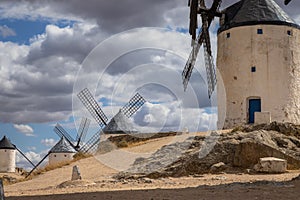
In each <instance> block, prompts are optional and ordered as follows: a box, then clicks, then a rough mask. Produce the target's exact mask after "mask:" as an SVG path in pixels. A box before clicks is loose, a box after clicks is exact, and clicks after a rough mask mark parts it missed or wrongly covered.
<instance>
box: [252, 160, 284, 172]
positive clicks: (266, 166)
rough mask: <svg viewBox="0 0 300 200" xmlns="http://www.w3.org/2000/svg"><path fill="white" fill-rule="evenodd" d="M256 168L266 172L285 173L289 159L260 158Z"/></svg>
mask: <svg viewBox="0 0 300 200" xmlns="http://www.w3.org/2000/svg"><path fill="white" fill-rule="evenodd" d="M254 170H255V171H257V172H264V173H284V172H286V170H287V161H286V160H284V159H279V158H274V157H266V158H260V159H259V162H258V163H257V164H256V165H255V166H254Z"/></svg>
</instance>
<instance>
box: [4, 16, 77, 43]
mask: <svg viewBox="0 0 300 200" xmlns="http://www.w3.org/2000/svg"><path fill="white" fill-rule="evenodd" d="M74 23H75V21H66V20H61V21H57V22H51V21H50V20H36V21H32V20H26V19H1V20H0V26H5V27H8V28H9V29H12V30H13V31H14V32H15V35H11V36H7V37H3V35H1V34H0V41H2V42H13V43H17V44H20V45H21V44H25V45H29V43H30V38H33V37H34V36H36V35H40V34H43V33H45V28H46V26H47V25H49V24H54V25H56V26H58V27H60V28H63V27H66V26H73V25H74Z"/></svg>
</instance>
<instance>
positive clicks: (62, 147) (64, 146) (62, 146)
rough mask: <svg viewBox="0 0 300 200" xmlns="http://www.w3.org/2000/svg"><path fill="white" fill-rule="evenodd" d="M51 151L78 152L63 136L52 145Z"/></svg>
mask: <svg viewBox="0 0 300 200" xmlns="http://www.w3.org/2000/svg"><path fill="white" fill-rule="evenodd" d="M50 153H76V151H75V150H74V148H73V147H72V146H71V145H70V144H69V143H68V142H67V141H66V139H65V138H64V137H62V138H61V139H60V141H59V142H58V143H57V144H56V145H55V146H54V147H52V149H51V150H50Z"/></svg>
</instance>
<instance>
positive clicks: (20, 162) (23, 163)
mask: <svg viewBox="0 0 300 200" xmlns="http://www.w3.org/2000/svg"><path fill="white" fill-rule="evenodd" d="M23 153H24V154H25V156H26V157H27V158H28V159H29V160H30V161H31V162H32V163H33V164H34V165H36V164H37V163H39V162H40V161H41V160H42V158H43V157H44V156H46V155H47V153H48V150H47V151H42V152H40V153H36V152H33V151H28V152H23ZM45 162H47V159H46V160H45ZM16 165H17V167H19V168H23V169H25V170H28V171H29V170H31V169H32V168H33V166H32V165H31V164H30V163H29V162H28V160H27V159H26V158H25V157H24V156H23V155H21V154H20V153H19V152H17V154H16Z"/></svg>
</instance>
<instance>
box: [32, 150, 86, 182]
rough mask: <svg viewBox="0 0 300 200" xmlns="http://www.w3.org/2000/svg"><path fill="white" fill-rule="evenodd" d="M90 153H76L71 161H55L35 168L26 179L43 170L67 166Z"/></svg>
mask: <svg viewBox="0 0 300 200" xmlns="http://www.w3.org/2000/svg"><path fill="white" fill-rule="evenodd" d="M91 156H92V155H90V154H84V153H80V152H79V153H76V154H75V155H74V157H73V160H71V161H67V162H60V163H57V164H52V165H49V164H48V165H46V166H45V167H43V168H40V169H37V170H36V171H35V172H33V173H32V174H31V175H30V176H29V177H28V178H27V179H26V180H28V179H32V178H33V177H34V176H37V175H40V174H43V173H45V172H48V171H52V170H55V169H59V168H62V167H64V166H68V165H70V164H72V163H74V162H76V161H78V160H81V159H85V158H89V157H91Z"/></svg>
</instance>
